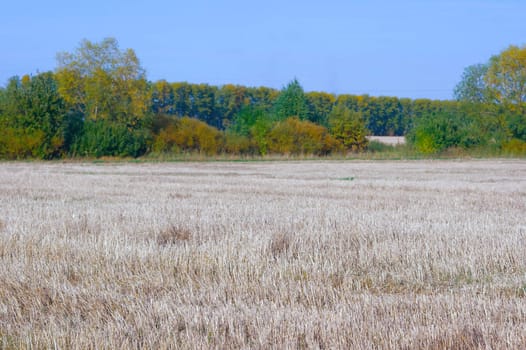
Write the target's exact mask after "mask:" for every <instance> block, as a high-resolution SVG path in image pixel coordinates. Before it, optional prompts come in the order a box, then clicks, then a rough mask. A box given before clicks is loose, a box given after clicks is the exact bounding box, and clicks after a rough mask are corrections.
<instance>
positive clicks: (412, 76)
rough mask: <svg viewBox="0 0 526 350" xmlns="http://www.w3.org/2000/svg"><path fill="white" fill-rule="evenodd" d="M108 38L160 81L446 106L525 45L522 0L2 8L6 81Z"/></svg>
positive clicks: (133, 1)
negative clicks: (466, 79)
mask: <svg viewBox="0 0 526 350" xmlns="http://www.w3.org/2000/svg"><path fill="white" fill-rule="evenodd" d="M105 37H115V38H116V39H117V40H118V42H119V44H120V47H121V48H122V49H125V48H132V49H134V50H135V52H136V53H137V55H138V57H139V58H140V60H141V63H142V65H143V67H144V68H145V69H146V71H147V74H148V79H150V80H152V81H153V80H158V79H166V80H168V81H170V82H175V81H188V82H190V83H209V84H213V85H221V84H227V83H233V84H241V85H247V86H261V85H263V86H269V87H274V88H281V87H283V86H284V85H286V83H287V82H289V81H290V80H292V79H293V78H294V77H297V78H298V80H299V81H300V83H301V84H302V86H303V87H304V89H305V90H306V91H327V92H332V93H337V94H342V93H351V94H370V95H374V96H379V95H388V96H399V97H411V98H420V97H427V98H434V99H448V98H451V97H452V91H453V88H454V86H455V85H456V83H457V82H458V81H459V79H460V77H461V74H462V71H463V69H464V68H465V67H466V66H468V65H471V64H475V63H481V62H486V61H487V60H488V59H489V57H490V56H491V55H494V54H497V53H499V52H500V51H502V50H503V49H505V48H506V47H507V46H509V45H511V44H514V45H523V44H526V1H525V0H457V1H449V0H445V1H438V0H429V1H425V0H422V1H416V0H398V1H380V0H373V1H365V0H363V1H352V0H351V1H343V0H323V1H310V0H303V1H300V0H292V1H286V0H281V1H280V0H266V1H248V0H226V1H206V0H187V1H177V0H176V1H168V0H149V1H138V0H126V1H125V0H115V1H112V0H104V1H102V0H91V1H82V2H78V1H71V0H67V1H65V0H48V1H41V0H14V1H4V3H3V4H2V5H1V11H0V84H2V85H5V83H6V82H7V79H8V78H9V77H11V76H13V75H23V74H28V73H33V74H34V73H36V72H37V71H40V72H43V71H47V70H53V69H54V68H55V67H56V61H55V57H56V53H57V52H60V51H70V52H71V51H74V50H75V48H77V47H78V45H79V43H80V41H81V40H82V39H88V40H91V41H100V40H102V39H103V38H105Z"/></svg>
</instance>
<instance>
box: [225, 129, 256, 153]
mask: <svg viewBox="0 0 526 350" xmlns="http://www.w3.org/2000/svg"><path fill="white" fill-rule="evenodd" d="M224 150H225V152H226V153H227V154H235V155H256V154H258V153H259V152H258V147H257V145H256V144H255V143H254V142H253V141H252V140H251V139H250V138H249V137H247V136H244V135H240V134H236V133H234V132H231V131H226V133H225V145H224Z"/></svg>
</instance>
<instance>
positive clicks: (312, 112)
mask: <svg viewBox="0 0 526 350" xmlns="http://www.w3.org/2000/svg"><path fill="white" fill-rule="evenodd" d="M305 98H306V100H307V109H308V120H310V121H311V122H313V123H316V124H319V125H322V126H324V127H328V126H329V114H330V113H331V110H332V108H333V106H334V102H335V101H336V97H335V96H334V95H332V94H329V93H326V92H309V93H306V94H305Z"/></svg>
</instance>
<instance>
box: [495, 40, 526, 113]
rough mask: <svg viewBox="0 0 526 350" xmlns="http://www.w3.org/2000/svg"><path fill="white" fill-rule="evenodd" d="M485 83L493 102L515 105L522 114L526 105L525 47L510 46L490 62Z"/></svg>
mask: <svg viewBox="0 0 526 350" xmlns="http://www.w3.org/2000/svg"><path fill="white" fill-rule="evenodd" d="M485 81H486V83H487V85H488V88H489V89H490V91H491V93H492V96H493V97H494V98H495V100H496V101H497V102H499V103H502V104H507V105H515V106H517V107H518V108H519V110H521V111H522V112H524V111H525V110H526V109H525V107H526V106H525V105H526V45H523V46H522V47H518V46H513V45H512V46H510V47H508V48H507V49H506V50H504V51H502V52H501V53H500V54H499V55H497V56H494V57H492V58H491V60H490V64H489V68H488V71H487V74H486V76H485Z"/></svg>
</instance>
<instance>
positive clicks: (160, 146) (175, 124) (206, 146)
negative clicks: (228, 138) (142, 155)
mask: <svg viewBox="0 0 526 350" xmlns="http://www.w3.org/2000/svg"><path fill="white" fill-rule="evenodd" d="M223 145H224V139H223V134H222V133H221V132H220V131H219V130H217V129H216V128H214V127H212V126H210V125H208V124H206V123H205V122H202V121H200V120H197V119H194V118H188V117H184V118H180V119H175V120H173V121H172V122H171V123H170V124H169V125H168V126H167V127H166V128H164V129H162V130H160V132H159V134H158V135H157V136H156V138H155V141H154V146H153V148H154V151H156V152H192V151H197V152H202V153H205V154H206V155H213V154H218V153H220V152H221V151H222V149H223Z"/></svg>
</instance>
